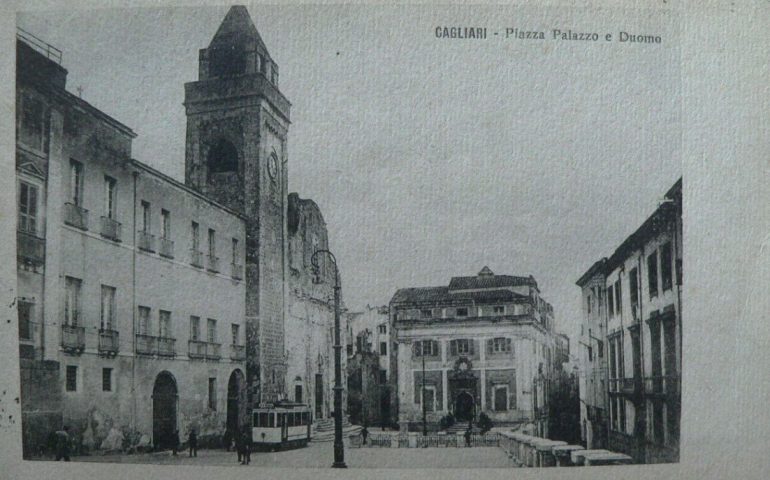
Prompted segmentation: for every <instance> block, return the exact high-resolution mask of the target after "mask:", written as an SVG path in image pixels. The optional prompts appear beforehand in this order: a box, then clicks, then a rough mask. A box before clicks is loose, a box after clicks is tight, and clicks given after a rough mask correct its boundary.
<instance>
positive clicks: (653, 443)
mask: <svg viewBox="0 0 770 480" xmlns="http://www.w3.org/2000/svg"><path fill="white" fill-rule="evenodd" d="M577 285H578V286H579V287H581V289H582V299H583V302H582V303H583V324H582V327H581V329H582V335H581V344H582V351H581V356H580V358H581V377H582V378H581V384H580V397H581V399H583V401H584V402H585V403H584V405H585V408H583V409H582V411H581V417H582V419H581V422H582V423H583V435H584V441H585V442H586V443H587V446H588V447H589V448H608V449H610V450H614V451H619V452H623V453H626V454H628V455H630V456H632V457H633V458H634V460H635V461H637V462H639V463H657V462H675V461H678V460H679V435H680V429H679V425H680V423H679V422H680V417H681V390H680V385H681V376H680V375H681V368H682V336H681V335H682V333H681V332H682V317H681V315H682V179H681V178H680V179H679V180H678V181H677V182H676V183H675V184H674V185H673V186H672V187H671V188H670V189H669V190H668V192H666V194H665V197H664V200H663V201H662V202H661V204H660V205H659V206H658V208H657V209H656V210H655V211H654V212H653V213H652V215H650V217H648V218H647V220H646V221H645V222H644V223H643V224H642V225H641V226H640V227H639V228H638V229H637V230H636V231H635V232H634V233H633V234H631V235H630V236H629V237H628V238H627V239H626V240H625V241H623V243H621V244H620V246H619V247H618V248H617V249H616V250H615V252H614V253H613V254H612V255H611V256H610V257H609V258H603V259H601V260H599V261H598V262H596V263H595V264H594V265H592V266H591V268H590V269H589V270H588V271H587V272H586V273H585V274H583V276H582V277H581V278H580V279H579V280H578V282H577ZM581 403H583V402H581Z"/></svg>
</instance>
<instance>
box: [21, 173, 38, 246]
mask: <svg viewBox="0 0 770 480" xmlns="http://www.w3.org/2000/svg"><path fill="white" fill-rule="evenodd" d="M18 228H19V230H20V231H22V232H27V233H31V234H32V235H35V234H36V233H37V187H36V186H34V185H31V184H29V183H27V182H19V226H18Z"/></svg>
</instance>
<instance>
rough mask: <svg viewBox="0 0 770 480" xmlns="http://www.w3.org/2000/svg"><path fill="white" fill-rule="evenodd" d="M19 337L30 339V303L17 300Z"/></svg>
mask: <svg viewBox="0 0 770 480" xmlns="http://www.w3.org/2000/svg"><path fill="white" fill-rule="evenodd" d="M18 309H19V338H20V339H22V340H31V339H32V303H31V302H25V301H23V300H19V306H18Z"/></svg>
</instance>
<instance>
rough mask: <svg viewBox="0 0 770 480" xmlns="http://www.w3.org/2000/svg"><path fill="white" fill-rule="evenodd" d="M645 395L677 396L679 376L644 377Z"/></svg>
mask: <svg viewBox="0 0 770 480" xmlns="http://www.w3.org/2000/svg"><path fill="white" fill-rule="evenodd" d="M644 393H645V395H677V394H679V375H656V376H653V377H645V379H644Z"/></svg>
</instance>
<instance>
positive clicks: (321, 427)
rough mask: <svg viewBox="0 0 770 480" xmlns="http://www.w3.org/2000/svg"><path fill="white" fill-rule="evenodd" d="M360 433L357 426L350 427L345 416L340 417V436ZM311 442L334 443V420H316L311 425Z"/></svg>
mask: <svg viewBox="0 0 770 480" xmlns="http://www.w3.org/2000/svg"><path fill="white" fill-rule="evenodd" d="M360 431H361V427H360V426H358V425H352V424H351V423H350V419H349V418H348V417H347V415H344V416H343V417H342V436H343V438H344V437H347V436H349V435H351V434H352V435H355V434H357V433H358V432H360ZM310 441H311V442H331V441H334V418H322V419H319V420H316V421H315V423H314V424H313V435H312V436H311V438H310Z"/></svg>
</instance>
